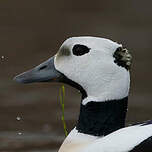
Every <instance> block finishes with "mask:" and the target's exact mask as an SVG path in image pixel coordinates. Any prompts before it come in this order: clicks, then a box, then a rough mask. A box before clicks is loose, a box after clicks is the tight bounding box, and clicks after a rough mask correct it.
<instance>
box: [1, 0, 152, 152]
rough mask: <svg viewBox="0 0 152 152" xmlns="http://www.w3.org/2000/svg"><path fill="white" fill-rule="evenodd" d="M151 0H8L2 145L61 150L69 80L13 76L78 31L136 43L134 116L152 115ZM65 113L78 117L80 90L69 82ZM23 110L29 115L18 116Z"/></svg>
mask: <svg viewBox="0 0 152 152" xmlns="http://www.w3.org/2000/svg"><path fill="white" fill-rule="evenodd" d="M151 5H152V2H151V1H146V3H145V2H144V1H137V0H134V1H131V0H129V1H125V2H124V1H120V0H118V1H105V2H104V3H103V2H102V1H98V0H95V1H80V0H77V1H70V0H66V1H59V0H58V1H48V0H45V1H40V0H31V1H26V0H22V1H19V0H13V1H12V0H5V1H0V57H1V56H4V58H0V151H1V152H17V151H19V152H25V151H26V152H55V151H57V149H58V148H59V146H60V144H61V143H62V141H63V139H64V132H63V127H62V122H61V120H60V117H61V110H60V104H59V87H60V86H61V84H48V83H46V84H30V85H20V84H16V83H15V82H13V81H12V78H13V76H15V75H16V74H18V73H20V72H23V71H25V70H27V69H30V68H32V67H33V66H35V65H37V64H39V63H41V62H42V61H44V60H46V59H47V58H49V57H50V56H52V55H53V54H54V53H55V52H56V51H57V49H58V48H59V46H60V44H61V43H62V42H63V41H64V40H65V39H66V38H67V37H71V36H79V35H92V36H100V37H107V38H110V39H113V40H115V41H118V42H120V43H122V44H124V45H125V46H126V47H127V48H128V49H129V50H131V51H132V54H133V57H134V62H133V67H132V71H131V72H132V84H131V92H130V98H129V111H128V117H127V124H128V123H134V122H139V121H143V120H148V119H152V110H151V109H152V102H151V98H152V94H151V91H152V83H151V75H152V68H151V66H152V60H151V57H152V43H151V42H152V36H151V34H152V9H151ZM65 102H66V103H65V109H66V113H65V118H66V122H67V125H68V129H69V130H70V129H72V128H73V127H74V125H75V121H76V120H77V117H78V113H79V103H80V94H79V93H78V91H77V90H75V89H73V88H71V87H69V86H66V100H65ZM17 117H21V120H16V118H17Z"/></svg>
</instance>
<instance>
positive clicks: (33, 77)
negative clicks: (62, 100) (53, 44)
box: [14, 57, 63, 83]
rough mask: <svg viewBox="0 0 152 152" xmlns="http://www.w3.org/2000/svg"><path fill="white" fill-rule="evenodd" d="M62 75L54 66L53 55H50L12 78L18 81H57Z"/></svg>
mask: <svg viewBox="0 0 152 152" xmlns="http://www.w3.org/2000/svg"><path fill="white" fill-rule="evenodd" d="M62 77H63V76H62V74H61V73H60V72H59V71H57V70H56V68H55V66H54V57H51V58H50V59H48V60H47V61H45V62H43V63H41V64H40V65H38V66H36V67H35V68H33V69H31V70H29V71H26V72H24V73H21V74H19V75H17V76H16V77H15V78H14V80H15V81H17V82H19V83H33V82H59V81H60V80H61V79H62Z"/></svg>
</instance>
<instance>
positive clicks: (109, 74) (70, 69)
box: [54, 37, 131, 104]
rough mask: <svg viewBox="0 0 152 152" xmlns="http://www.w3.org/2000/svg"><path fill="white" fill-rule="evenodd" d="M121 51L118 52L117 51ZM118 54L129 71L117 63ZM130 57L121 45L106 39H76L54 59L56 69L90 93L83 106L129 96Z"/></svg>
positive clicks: (60, 50) (61, 49)
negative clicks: (116, 55) (92, 102)
mask: <svg viewBox="0 0 152 152" xmlns="http://www.w3.org/2000/svg"><path fill="white" fill-rule="evenodd" d="M118 48H119V49H118ZM116 50H117V52H118V53H119V55H118V56H119V57H118V58H121V61H118V62H123V64H124V63H125V66H126V67H123V66H121V65H119V63H116V62H117V61H116V57H115V54H116V53H115V52H116ZM130 60H131V56H130V54H129V53H128V51H127V50H126V49H122V45H121V44H118V43H116V42H113V41H111V40H108V39H104V38H97V37H73V38H69V39H67V40H66V41H65V42H64V43H63V44H62V46H61V47H60V49H59V51H58V53H57V54H56V56H55V59H54V65H55V68H56V69H57V70H58V71H59V72H61V73H63V74H64V75H65V76H66V77H68V78H69V79H70V80H72V81H74V82H76V83H77V84H79V85H80V86H82V88H83V89H84V90H85V91H86V93H87V98H85V99H84V100H83V102H82V103H83V104H86V103H88V102H90V101H95V102H102V101H108V100H114V99H122V98H124V97H126V96H128V92H129V86H130V74H129V71H128V69H127V66H128V67H129V66H130Z"/></svg>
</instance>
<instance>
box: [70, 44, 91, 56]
mask: <svg viewBox="0 0 152 152" xmlns="http://www.w3.org/2000/svg"><path fill="white" fill-rule="evenodd" d="M89 51H90V48H88V47H87V46H85V45H81V44H76V45H74V47H73V49H72V52H73V54H74V55H76V56H81V55H84V54H86V53H88V52H89Z"/></svg>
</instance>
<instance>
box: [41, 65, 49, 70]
mask: <svg viewBox="0 0 152 152" xmlns="http://www.w3.org/2000/svg"><path fill="white" fill-rule="evenodd" d="M46 67H47V66H46V65H44V66H42V67H40V68H39V71H40V70H43V69H45V68H46Z"/></svg>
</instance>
